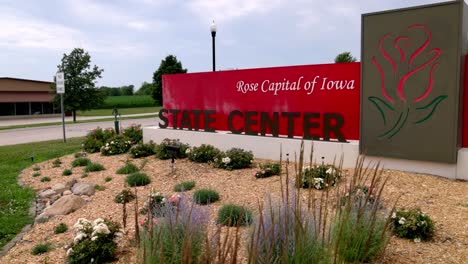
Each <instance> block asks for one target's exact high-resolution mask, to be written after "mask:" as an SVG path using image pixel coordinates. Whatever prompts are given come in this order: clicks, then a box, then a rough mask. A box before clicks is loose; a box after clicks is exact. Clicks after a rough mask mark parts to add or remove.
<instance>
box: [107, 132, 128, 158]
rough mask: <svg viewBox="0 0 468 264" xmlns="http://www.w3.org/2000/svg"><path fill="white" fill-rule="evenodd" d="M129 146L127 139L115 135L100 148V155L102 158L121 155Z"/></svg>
mask: <svg viewBox="0 0 468 264" xmlns="http://www.w3.org/2000/svg"><path fill="white" fill-rule="evenodd" d="M131 146H132V142H131V141H130V140H129V139H128V138H127V137H125V136H124V135H122V134H120V135H115V136H114V137H112V138H111V139H110V140H108V141H107V142H106V144H105V145H104V146H102V147H101V154H102V155H104V156H110V155H118V154H123V153H126V152H127V151H128V150H129V149H130V147H131Z"/></svg>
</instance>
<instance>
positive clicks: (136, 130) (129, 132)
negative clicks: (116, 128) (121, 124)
mask: <svg viewBox="0 0 468 264" xmlns="http://www.w3.org/2000/svg"><path fill="white" fill-rule="evenodd" d="M122 135H124V137H126V138H128V139H129V140H130V141H131V144H132V145H134V144H137V143H140V142H141V141H142V140H143V129H141V125H137V124H132V125H130V126H129V127H127V128H126V129H124V131H123V132H122Z"/></svg>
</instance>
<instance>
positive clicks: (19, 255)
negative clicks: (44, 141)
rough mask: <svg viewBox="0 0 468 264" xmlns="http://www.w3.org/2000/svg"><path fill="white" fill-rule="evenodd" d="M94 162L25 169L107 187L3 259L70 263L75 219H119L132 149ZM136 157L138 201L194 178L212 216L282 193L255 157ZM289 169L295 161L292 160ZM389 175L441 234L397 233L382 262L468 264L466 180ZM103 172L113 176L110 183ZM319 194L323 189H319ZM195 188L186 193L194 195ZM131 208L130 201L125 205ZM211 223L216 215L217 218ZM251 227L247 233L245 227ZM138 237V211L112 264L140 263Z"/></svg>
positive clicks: (395, 193)
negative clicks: (92, 165) (261, 175)
mask: <svg viewBox="0 0 468 264" xmlns="http://www.w3.org/2000/svg"><path fill="white" fill-rule="evenodd" d="M88 158H90V159H91V160H92V161H93V162H99V163H101V164H103V165H104V167H105V168H106V170H105V171H100V172H91V173H89V176H88V177H86V178H81V175H82V174H83V168H82V167H78V168H73V169H72V170H73V174H72V175H71V176H62V171H63V170H64V169H67V168H71V162H72V160H73V159H74V158H73V156H71V155H70V156H65V157H62V158H61V160H62V165H61V167H59V168H53V167H52V160H51V161H47V162H43V163H41V164H39V165H38V166H39V167H40V168H41V170H40V173H41V177H43V176H48V177H50V178H51V181H50V182H40V178H41V177H32V174H33V173H34V172H33V170H32V168H28V169H26V170H24V171H23V173H22V174H21V175H20V181H21V182H23V183H24V184H25V185H26V186H30V187H31V188H33V189H35V190H42V189H44V188H47V187H50V186H53V185H54V184H56V183H63V182H66V181H69V180H71V179H73V178H75V179H77V180H78V181H79V182H80V181H86V182H93V183H96V184H99V185H101V186H104V187H105V190H104V191H96V193H95V195H93V196H91V201H90V202H88V203H86V204H85V205H84V206H83V207H82V208H81V209H79V210H78V211H76V212H73V213H71V214H69V215H66V216H56V217H54V218H52V219H50V220H49V221H47V222H45V223H37V224H35V225H34V226H33V227H32V229H31V230H30V231H29V232H28V233H27V234H26V235H25V236H24V237H23V239H22V240H20V241H19V242H18V243H17V245H16V246H15V247H13V248H12V249H11V250H10V251H9V252H8V254H6V255H5V256H4V257H2V258H0V263H43V261H44V260H47V261H48V263H64V262H66V249H65V248H64V246H65V245H67V244H69V243H71V241H72V240H73V237H74V231H73V229H72V226H73V224H74V223H75V222H76V220H77V219H78V218H79V217H85V218H88V219H96V218H98V217H101V218H108V219H111V220H113V221H117V222H119V223H120V222H121V220H122V209H121V205H119V204H116V203H115V202H114V197H115V196H116V195H117V194H118V193H119V192H120V191H121V190H122V189H123V188H124V187H125V175H118V174H116V173H115V172H116V170H117V169H118V168H120V167H122V166H123V165H124V164H125V161H126V160H128V159H129V158H128V156H127V155H119V156H112V157H103V156H101V155H100V154H91V155H88ZM146 160H147V161H145V159H136V160H133V162H134V164H135V165H137V166H140V165H142V164H143V163H146V165H145V166H144V168H143V169H142V172H144V173H146V174H148V175H149V176H151V179H152V183H151V184H150V185H147V186H144V187H138V189H137V190H138V194H139V204H140V205H141V204H142V203H143V201H144V199H145V196H146V195H147V194H148V193H149V192H150V191H151V190H152V189H154V190H155V191H159V192H162V193H163V194H164V195H167V196H169V195H171V194H173V193H174V192H173V187H174V185H175V184H176V183H180V182H183V181H189V180H193V181H195V182H196V187H195V189H200V188H212V189H215V190H217V191H218V192H219V193H220V196H221V197H220V198H221V199H220V202H217V203H215V204H212V205H209V207H210V210H211V213H212V216H214V215H215V214H216V212H217V209H218V208H219V207H220V206H222V205H223V204H226V203H235V204H239V205H244V206H247V207H249V208H251V209H252V210H254V211H256V210H257V206H258V201H262V200H263V198H264V196H265V194H266V193H276V194H278V193H279V191H280V188H281V184H280V177H277V176H275V177H270V178H265V179H256V178H255V177H254V176H253V175H254V173H255V172H256V171H257V167H258V166H257V165H258V163H262V162H264V161H263V160H255V162H254V165H253V166H252V168H251V169H243V170H238V171H224V170H220V169H214V168H212V167H211V166H209V165H207V164H198V163H192V162H190V161H188V160H177V161H176V177H173V176H172V175H170V160H165V161H162V160H157V159H154V157H150V158H147V159H146ZM289 169H290V170H293V167H292V166H290V168H289ZM384 175H387V176H389V181H388V184H387V186H386V188H385V191H384V199H385V201H387V202H389V203H390V202H391V201H395V200H396V199H397V198H398V197H399V200H398V207H408V208H409V207H419V208H421V209H422V210H423V211H424V212H425V213H427V214H429V215H430V216H431V218H432V219H433V220H434V221H435V225H436V232H435V236H434V239H433V241H430V242H424V243H414V242H412V241H409V240H405V239H399V238H396V237H392V238H391V240H390V244H389V245H388V247H387V250H386V252H385V255H384V256H383V258H382V259H381V260H379V261H378V263H464V261H466V259H468V183H467V182H459V181H453V180H448V179H444V178H440V177H435V176H429V175H421V174H411V173H402V172H398V171H385V172H384ZM106 177H111V178H112V180H111V181H109V182H106V181H105V178H106ZM314 192H316V193H317V196H318V195H320V191H314ZM192 193H193V191H190V192H187V195H188V196H190V195H191V194H192ZM127 210H128V212H133V210H134V205H133V203H131V204H129V205H128V207H127ZM212 219H213V222H214V217H213V218H212ZM59 223H66V224H67V225H68V227H69V230H68V231H67V232H65V233H63V234H58V235H56V234H54V227H55V226H57V225H58V224H59ZM246 230H247V229H246V228H243V230H242V232H243V233H244V234H245V233H246ZM133 237H134V219H133V214H131V213H130V214H129V218H128V222H127V235H126V239H124V240H123V241H122V242H120V244H119V256H118V257H119V260H118V261H117V262H115V263H136V262H137V258H136V248H135V247H133V246H132V244H131V242H130V241H131V239H132V238H133ZM44 242H49V243H51V244H52V245H53V248H54V249H53V250H52V251H50V252H48V253H46V254H44V255H40V256H33V255H32V254H31V253H30V252H31V249H32V247H33V246H35V245H36V244H38V243H44ZM465 263H466V262H465Z"/></svg>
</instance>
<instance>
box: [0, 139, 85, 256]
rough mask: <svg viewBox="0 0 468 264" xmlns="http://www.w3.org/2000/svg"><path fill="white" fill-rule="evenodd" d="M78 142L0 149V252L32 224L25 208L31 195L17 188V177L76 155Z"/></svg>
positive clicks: (75, 140)
mask: <svg viewBox="0 0 468 264" xmlns="http://www.w3.org/2000/svg"><path fill="white" fill-rule="evenodd" d="M82 140H83V138H70V139H69V140H68V142H67V143H63V142H62V141H61V140H53V141H44V142H36V143H28V144H20V145H13V146H1V147H0V249H1V248H2V247H3V246H4V245H5V244H6V243H8V241H10V240H11V239H12V238H14V237H15V235H16V234H18V233H19V232H20V231H21V229H22V228H23V227H24V226H25V225H27V224H30V223H32V221H33V219H32V218H31V216H29V208H30V207H31V202H32V200H33V198H34V196H35V193H34V191H33V190H31V189H29V188H22V187H20V186H19V185H18V184H17V177H18V174H19V173H20V172H21V171H22V170H23V169H25V168H27V167H29V166H32V165H33V164H35V163H39V162H42V161H45V160H49V159H54V158H57V157H61V156H64V155H67V154H71V153H74V152H77V151H79V150H80V148H81V146H80V145H81V141H82ZM31 156H34V162H32V161H31ZM39 172H40V171H39ZM44 176H47V175H44Z"/></svg>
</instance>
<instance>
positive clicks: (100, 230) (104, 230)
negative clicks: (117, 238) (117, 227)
mask: <svg viewBox="0 0 468 264" xmlns="http://www.w3.org/2000/svg"><path fill="white" fill-rule="evenodd" d="M96 234H105V235H107V234H110V230H109V227H107V225H106V224H104V223H100V224H98V225H96V226H95V227H93V233H92V234H91V236H94V235H96Z"/></svg>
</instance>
